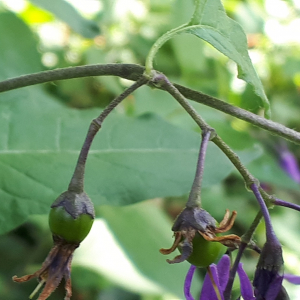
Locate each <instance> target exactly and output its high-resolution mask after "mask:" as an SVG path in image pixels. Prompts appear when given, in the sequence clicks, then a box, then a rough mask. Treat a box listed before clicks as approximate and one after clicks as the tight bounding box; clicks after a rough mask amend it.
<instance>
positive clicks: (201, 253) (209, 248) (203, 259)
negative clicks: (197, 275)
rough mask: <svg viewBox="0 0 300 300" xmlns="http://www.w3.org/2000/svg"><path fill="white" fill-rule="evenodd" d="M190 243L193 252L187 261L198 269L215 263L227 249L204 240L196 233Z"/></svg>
mask: <svg viewBox="0 0 300 300" xmlns="http://www.w3.org/2000/svg"><path fill="white" fill-rule="evenodd" d="M192 243H193V252H192V254H191V255H190V256H189V258H188V259H187V261H188V262H189V263H191V264H192V265H194V266H196V267H199V268H205V267H208V266H209V265H210V264H212V263H215V262H217V261H218V260H219V259H220V257H221V256H222V255H223V254H224V253H225V252H226V249H227V248H226V247H225V246H224V245H222V244H221V243H218V242H210V241H207V240H205V239H204V238H203V237H202V236H201V235H200V234H199V233H198V232H197V233H196V235H195V237H194V239H193V242H192ZM179 251H180V249H179Z"/></svg>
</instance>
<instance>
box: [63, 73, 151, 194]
mask: <svg viewBox="0 0 300 300" xmlns="http://www.w3.org/2000/svg"><path fill="white" fill-rule="evenodd" d="M146 83H147V79H145V78H144V77H141V78H140V79H139V80H137V81H136V82H135V83H134V84H133V85H131V86H130V87H129V88H127V89H126V90H125V91H124V92H123V93H122V94H121V95H119V96H118V97H116V98H115V99H114V100H113V101H112V102H111V103H110V104H109V105H108V106H107V107H106V108H105V109H104V110H103V111H102V113H101V114H100V115H99V116H98V117H97V118H96V119H94V120H93V121H92V122H91V124H90V127H89V130H88V133H87V136H86V138H85V141H84V143H83V146H82V148H81V151H80V154H79V157H78V161H77V164H76V167H75V171H74V174H73V176H72V179H71V181H70V184H69V188H68V190H69V191H73V192H76V193H82V192H83V189H84V171H85V163H86V159H87V156H88V153H89V150H90V147H91V144H92V142H93V140H94V137H95V135H96V134H97V132H98V131H99V129H100V128H101V126H102V123H103V121H104V119H105V118H106V117H107V116H108V115H109V114H110V113H111V112H112V110H113V109H114V108H115V107H116V106H117V105H118V104H119V103H120V102H121V101H123V100H124V99H125V98H126V97H127V96H129V95H130V94H131V93H132V92H134V91H135V90H136V89H137V88H139V87H140V86H142V85H144V84H146Z"/></svg>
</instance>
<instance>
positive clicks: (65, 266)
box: [13, 236, 79, 300]
mask: <svg viewBox="0 0 300 300" xmlns="http://www.w3.org/2000/svg"><path fill="white" fill-rule="evenodd" d="M53 241H54V246H53V248H52V249H51V251H50V252H49V254H48V256H47V257H46V259H45V261H44V262H43V264H42V267H41V268H40V269H39V270H38V271H36V272H35V273H33V274H30V275H25V276H22V277H17V276H14V277H13V281H15V282H26V281H28V280H30V279H32V278H38V280H39V281H40V284H39V285H38V286H37V288H36V289H35V290H34V292H33V293H32V294H31V295H30V299H31V298H32V297H33V296H34V295H35V294H36V292H37V291H38V289H39V288H40V287H41V286H42V285H43V284H44V283H46V284H45V287H44V289H43V291H42V293H41V294H40V296H39V298H38V300H45V299H47V298H48V297H49V296H50V294H51V293H52V292H53V291H54V290H55V289H56V288H57V287H58V285H59V284H60V282H61V280H62V279H63V278H64V279H65V289H66V297H65V300H69V299H70V298H71V296H72V287H71V277H70V276H71V262H72V258H73V253H74V251H75V249H76V248H77V247H78V246H79V243H78V244H72V243H67V242H65V241H64V240H63V239H61V238H59V237H57V236H53Z"/></svg>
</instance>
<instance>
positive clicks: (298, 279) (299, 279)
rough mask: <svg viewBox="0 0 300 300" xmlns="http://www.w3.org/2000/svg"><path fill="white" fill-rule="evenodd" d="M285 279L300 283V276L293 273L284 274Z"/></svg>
mask: <svg viewBox="0 0 300 300" xmlns="http://www.w3.org/2000/svg"><path fill="white" fill-rule="evenodd" d="M283 279H285V280H287V281H288V282H290V283H292V284H300V276H296V275H292V274H284V276H283Z"/></svg>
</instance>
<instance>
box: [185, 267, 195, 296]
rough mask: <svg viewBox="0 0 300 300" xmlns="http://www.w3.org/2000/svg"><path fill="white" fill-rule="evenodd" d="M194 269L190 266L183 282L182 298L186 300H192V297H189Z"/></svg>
mask: <svg viewBox="0 0 300 300" xmlns="http://www.w3.org/2000/svg"><path fill="white" fill-rule="evenodd" d="M195 270H196V267H195V266H193V265H191V266H190V268H189V270H188V272H187V274H186V277H185V281H184V289H183V290H184V296H185V299H186V300H194V298H193V296H192V295H191V284H192V279H193V276H194V273H195Z"/></svg>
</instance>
